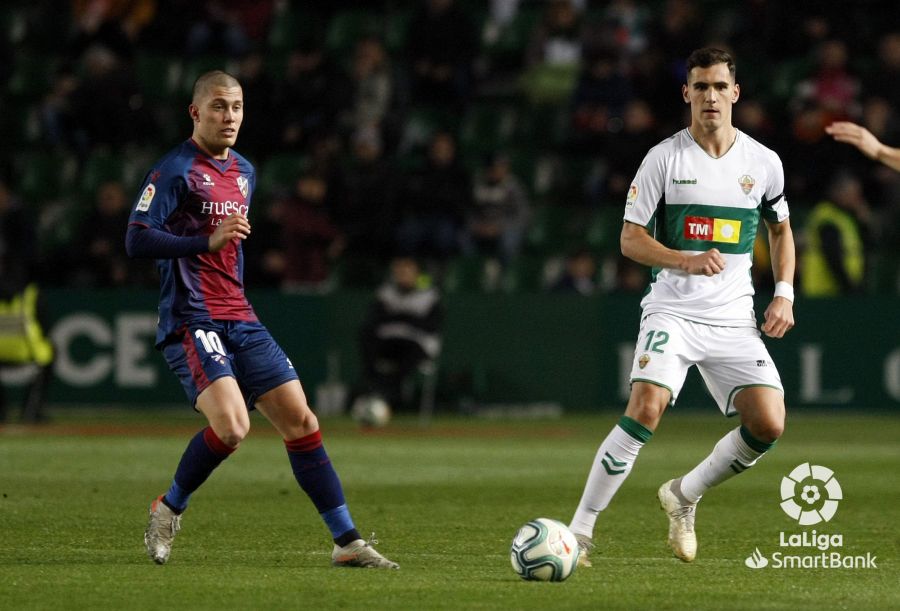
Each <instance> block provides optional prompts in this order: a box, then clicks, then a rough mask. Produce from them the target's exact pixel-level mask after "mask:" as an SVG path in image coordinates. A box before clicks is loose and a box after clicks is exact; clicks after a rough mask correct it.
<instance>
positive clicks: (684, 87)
mask: <svg viewBox="0 0 900 611" xmlns="http://www.w3.org/2000/svg"><path fill="white" fill-rule="evenodd" d="M681 98H682V99H683V100H684V102H685V104H690V103H691V99H690V98H689V97H688V86H687V84H684V85H682V86H681Z"/></svg>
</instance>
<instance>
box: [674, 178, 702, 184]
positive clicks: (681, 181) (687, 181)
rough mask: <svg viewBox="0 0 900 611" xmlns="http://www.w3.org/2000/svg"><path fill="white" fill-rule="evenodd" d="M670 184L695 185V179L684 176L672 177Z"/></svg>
mask: <svg viewBox="0 0 900 611" xmlns="http://www.w3.org/2000/svg"><path fill="white" fill-rule="evenodd" d="M672 184H673V185H696V184H697V179H696V178H684V179H681V178H673V179H672Z"/></svg>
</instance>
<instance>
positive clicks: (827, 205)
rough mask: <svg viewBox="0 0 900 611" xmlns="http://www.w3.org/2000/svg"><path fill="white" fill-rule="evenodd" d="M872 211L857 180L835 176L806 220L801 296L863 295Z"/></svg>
mask: <svg viewBox="0 0 900 611" xmlns="http://www.w3.org/2000/svg"><path fill="white" fill-rule="evenodd" d="M871 223H872V211H871V209H870V208H869V204H868V202H866V200H865V197H864V196H863V191H862V185H861V184H860V182H859V180H858V179H857V178H856V177H855V176H853V175H852V174H848V173H840V174H838V175H837V176H836V177H835V178H834V179H833V181H832V183H831V185H830V186H829V189H828V199H826V200H823V201H821V202H819V203H818V204H816V205H815V206H814V207H813V209H812V211H811V212H810V215H809V218H808V219H807V221H806V226H805V228H804V233H805V237H806V248H805V250H804V252H803V255H802V257H801V273H802V288H803V294H804V295H806V296H807V297H834V296H837V295H850V294H858V293H862V292H863V290H864V289H865V280H866V279H865V271H866V270H865V259H866V250H867V244H868V239H869V235H868V232H869V228H870V225H871Z"/></svg>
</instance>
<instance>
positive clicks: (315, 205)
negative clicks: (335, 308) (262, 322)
mask: <svg viewBox="0 0 900 611" xmlns="http://www.w3.org/2000/svg"><path fill="white" fill-rule="evenodd" d="M327 196H328V183H327V182H326V181H325V180H324V179H323V178H321V177H319V176H317V175H315V174H304V175H303V176H301V177H300V178H299V179H298V180H297V183H296V190H295V192H294V194H293V195H291V196H289V197H286V198H283V199H280V200H277V201H276V202H274V203H272V204H271V207H270V210H269V219H270V222H274V223H275V224H276V225H277V227H278V228H279V230H278V238H279V239H278V240H277V241H274V242H269V243H268V244H267V246H268V250H266V251H265V252H263V253H262V266H263V269H264V271H265V272H266V274H267V275H268V276H269V277H270V278H277V279H279V283H280V286H281V288H283V289H287V290H298V291H312V292H322V291H325V290H328V289H329V288H330V287H329V284H328V282H329V280H330V277H331V273H332V263H333V261H334V260H335V259H336V258H337V257H338V256H339V255H340V254H341V251H342V250H343V248H344V238H343V236H342V235H341V233H340V231H339V230H338V228H337V227H336V226H335V224H334V223H333V222H332V220H331V218H330V215H329V211H328V209H327V207H326V202H327V201H328V200H327Z"/></svg>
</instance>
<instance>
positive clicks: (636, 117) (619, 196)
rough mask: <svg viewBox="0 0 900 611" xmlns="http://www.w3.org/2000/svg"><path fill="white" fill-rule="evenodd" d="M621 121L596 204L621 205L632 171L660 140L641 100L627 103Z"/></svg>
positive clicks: (652, 118)
mask: <svg viewBox="0 0 900 611" xmlns="http://www.w3.org/2000/svg"><path fill="white" fill-rule="evenodd" d="M623 118H624V124H623V127H622V131H621V132H620V133H618V134H616V136H615V147H616V154H615V155H610V156H609V160H608V166H609V170H608V177H607V181H606V187H605V189H599V190H598V196H599V198H598V200H597V201H595V202H594V203H596V204H598V205H603V204H604V203H605V202H607V201H610V200H611V201H614V202H616V205H620V204H621V202H624V200H625V195H626V194H627V193H628V187H629V186H631V180H632V179H633V178H634V173H635V168H638V167H640V165H641V161H643V159H644V156H645V155H646V154H647V151H648V150H650V149H651V148H652V147H653V146H655V145H656V144H658V143H659V141H660V140H661V138H660V137H659V136H658V135H657V132H656V129H655V127H656V117H655V116H654V115H653V111H652V110H651V108H650V105H649V104H647V103H646V102H645V101H644V100H632V101H630V102H628V104H627V105H626V106H625V112H624V114H623ZM610 140H612V136H611V137H610ZM592 199H593V198H592ZM617 235H618V234H617Z"/></svg>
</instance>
